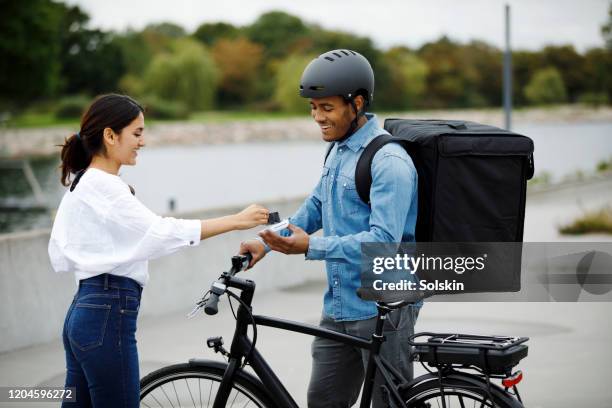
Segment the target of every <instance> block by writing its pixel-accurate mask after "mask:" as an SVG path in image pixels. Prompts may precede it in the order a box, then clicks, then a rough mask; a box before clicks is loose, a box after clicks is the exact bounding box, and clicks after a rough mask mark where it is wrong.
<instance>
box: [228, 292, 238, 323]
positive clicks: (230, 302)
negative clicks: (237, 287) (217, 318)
mask: <svg viewBox="0 0 612 408" xmlns="http://www.w3.org/2000/svg"><path fill="white" fill-rule="evenodd" d="M227 301H228V303H229V305H230V309H231V311H232V314H233V315H234V320H238V316H236V312H235V311H234V304H233V303H232V298H231V297H230V296H228V297H227Z"/></svg>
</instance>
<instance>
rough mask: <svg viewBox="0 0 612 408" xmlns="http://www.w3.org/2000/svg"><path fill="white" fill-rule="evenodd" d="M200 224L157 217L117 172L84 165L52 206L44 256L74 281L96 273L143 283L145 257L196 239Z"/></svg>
mask: <svg viewBox="0 0 612 408" xmlns="http://www.w3.org/2000/svg"><path fill="white" fill-rule="evenodd" d="M200 232H201V222H200V221H199V220H182V219H176V218H172V217H160V216H158V215H155V214H154V213H153V212H151V211H150V210H149V209H148V208H146V207H145V206H144V205H143V204H142V203H141V202H140V201H138V199H137V198H136V197H135V196H133V195H132V193H131V192H130V188H129V186H128V185H127V184H126V183H125V182H124V181H123V180H121V178H119V177H118V176H115V175H112V174H109V173H106V172H105V171H102V170H98V169H95V168H90V169H88V170H87V171H86V172H85V173H84V174H83V176H82V177H81V180H79V182H78V184H77V185H76V187H75V189H74V190H73V191H72V192H70V191H67V192H66V194H64V197H63V198H62V202H61V203H60V206H59V208H58V210H57V214H56V217H55V222H54V223H53V230H52V231H51V239H50V241H49V257H50V258H51V265H52V266H53V269H54V270H55V271H56V272H74V274H75V277H76V280H77V282H78V281H79V280H81V279H87V278H90V277H92V276H96V275H100V274H102V273H110V274H113V275H119V276H126V277H128V278H132V279H134V280H136V281H137V282H138V283H140V284H141V285H142V286H144V285H146V283H147V281H148V280H149V272H148V260H149V259H155V258H158V257H160V256H164V255H168V254H171V253H172V252H175V251H176V250H178V249H180V248H182V247H185V246H196V245H198V244H199V243H200Z"/></svg>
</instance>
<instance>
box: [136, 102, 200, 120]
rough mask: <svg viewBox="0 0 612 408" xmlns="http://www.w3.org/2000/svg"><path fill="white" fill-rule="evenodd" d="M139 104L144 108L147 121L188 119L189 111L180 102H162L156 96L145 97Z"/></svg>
mask: <svg viewBox="0 0 612 408" xmlns="http://www.w3.org/2000/svg"><path fill="white" fill-rule="evenodd" d="M140 102H141V103H142V106H143V107H144V108H145V116H146V118H147V119H160V120H165V119H175V120H178V119H187V118H188V117H189V109H187V106H185V104H184V103H182V102H178V101H169V100H164V99H161V98H158V97H156V96H145V97H143V98H141V100H140Z"/></svg>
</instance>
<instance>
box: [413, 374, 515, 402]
mask: <svg viewBox="0 0 612 408" xmlns="http://www.w3.org/2000/svg"><path fill="white" fill-rule="evenodd" d="M424 377H428V378H424V380H423V381H421V382H419V383H418V384H416V385H414V386H413V387H410V388H408V389H406V390H405V391H404V393H403V399H404V402H405V403H406V406H408V407H414V408H433V407H435V408H438V407H446V408H468V407H477V408H483V407H491V408H522V407H523V405H522V404H521V403H520V402H519V401H518V400H517V399H515V398H514V397H513V396H512V395H509V394H508V393H506V392H503V391H502V390H501V389H500V388H498V387H495V386H492V389H491V394H489V393H488V392H487V389H486V384H485V383H484V382H481V381H478V380H476V381H475V380H474V379H472V378H471V377H465V378H464V377H462V376H453V377H445V378H444V379H443V380H442V383H443V386H442V390H441V389H440V383H439V382H438V378H437V377H433V376H431V377H430V376H427V375H426V376H424Z"/></svg>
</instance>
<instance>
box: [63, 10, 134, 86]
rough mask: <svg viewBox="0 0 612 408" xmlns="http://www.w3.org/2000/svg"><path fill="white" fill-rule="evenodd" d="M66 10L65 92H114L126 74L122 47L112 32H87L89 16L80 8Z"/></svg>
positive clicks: (64, 47)
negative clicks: (115, 41) (114, 38)
mask: <svg viewBox="0 0 612 408" xmlns="http://www.w3.org/2000/svg"><path fill="white" fill-rule="evenodd" d="M59 6H61V7H63V10H62V11H63V12H62V18H61V22H60V26H61V27H65V28H66V29H65V30H62V31H61V36H60V43H61V53H60V63H61V66H62V68H61V76H62V87H61V90H62V92H64V93H69V94H75V93H82V92H85V93H90V94H97V93H103V92H111V91H115V90H116V87H117V83H118V82H119V78H121V76H122V75H123V74H124V73H125V64H124V59H123V54H122V53H121V49H120V47H119V46H118V45H117V44H115V43H114V42H113V41H112V36H111V35H110V34H109V33H106V32H103V31H101V30H97V29H88V28H86V27H87V24H88V22H89V16H88V15H87V14H86V13H85V12H83V11H82V10H81V9H80V8H79V7H77V6H72V7H66V6H64V5H59Z"/></svg>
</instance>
